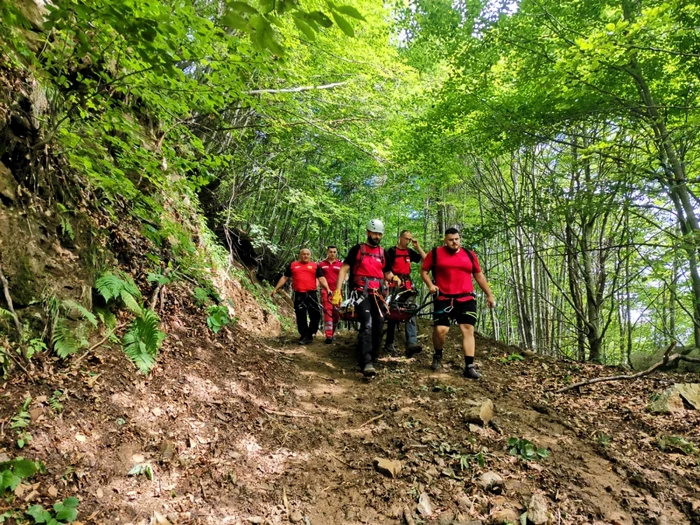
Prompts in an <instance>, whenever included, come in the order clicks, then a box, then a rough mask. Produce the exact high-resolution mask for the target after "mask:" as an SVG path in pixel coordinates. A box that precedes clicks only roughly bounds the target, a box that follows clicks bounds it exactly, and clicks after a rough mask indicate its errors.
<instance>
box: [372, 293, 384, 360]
mask: <svg viewBox="0 0 700 525" xmlns="http://www.w3.org/2000/svg"><path fill="white" fill-rule="evenodd" d="M380 301H381V299H379V298H378V297H372V298H371V306H372V361H376V360H377V359H379V349H380V348H381V346H382V334H383V332H384V313H383V312H382V311H381V308H382V307H381V305H380Z"/></svg>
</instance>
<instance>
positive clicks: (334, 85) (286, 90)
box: [243, 80, 348, 95]
mask: <svg viewBox="0 0 700 525" xmlns="http://www.w3.org/2000/svg"><path fill="white" fill-rule="evenodd" d="M347 83H348V81H347V80H345V81H343V82H333V83H332V84H324V85H322V86H299V87H292V88H280V89H251V90H250V91H244V92H243V94H244V95H262V94H263V93H270V94H273V93H301V92H302V91H313V90H319V89H333V88H337V87H340V86H344V85H345V84H347Z"/></svg>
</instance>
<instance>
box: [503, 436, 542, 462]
mask: <svg viewBox="0 0 700 525" xmlns="http://www.w3.org/2000/svg"><path fill="white" fill-rule="evenodd" d="M508 453H509V454H510V455H511V456H520V457H521V458H522V459H524V460H526V461H532V460H536V459H544V458H546V457H548V456H549V450H547V449H546V448H537V446H536V445H535V444H534V443H533V442H532V441H528V440H527V439H524V438H517V437H511V438H510V439H509V440H508Z"/></svg>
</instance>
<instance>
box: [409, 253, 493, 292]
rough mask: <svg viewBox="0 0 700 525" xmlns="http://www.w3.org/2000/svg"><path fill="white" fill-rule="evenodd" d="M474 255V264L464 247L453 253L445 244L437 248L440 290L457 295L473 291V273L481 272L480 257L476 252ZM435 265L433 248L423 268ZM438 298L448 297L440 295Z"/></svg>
mask: <svg viewBox="0 0 700 525" xmlns="http://www.w3.org/2000/svg"><path fill="white" fill-rule="evenodd" d="M472 255H473V256H474V264H473V265H472V261H471V259H470V258H469V255H467V252H466V250H465V249H464V248H460V249H459V251H457V253H451V252H450V251H449V250H447V248H446V247H445V246H440V247H438V249H437V265H436V267H435V274H436V275H434V276H433V279H434V280H435V286H437V287H438V288H439V289H440V292H443V293H446V294H449V295H455V294H461V293H473V292H474V284H473V282H472V275H473V274H475V273H479V272H481V267H480V266H479V259H477V257H476V254H475V253H474V252H472ZM432 267H433V250H430V251H429V252H428V254H427V256H426V258H425V260H424V261H423V266H422V268H423V270H428V271H430V270H431V269H432ZM438 299H448V298H447V297H444V296H442V295H440V296H439V297H438ZM472 299H474V297H472V296H470V295H469V296H467V297H459V298H457V301H470V300H472Z"/></svg>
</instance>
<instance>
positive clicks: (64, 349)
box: [51, 319, 80, 359]
mask: <svg viewBox="0 0 700 525" xmlns="http://www.w3.org/2000/svg"><path fill="white" fill-rule="evenodd" d="M51 346H53V350H54V352H56V355H58V357H60V358H62V359H63V358H65V357H68V356H69V355H71V354H75V353H76V352H78V351H79V350H80V343H79V341H78V339H77V338H76V337H75V336H74V335H73V330H71V329H70V328H69V327H68V325H67V324H66V322H65V320H63V319H59V320H57V321H56V322H55V323H54V325H53V334H52V336H51Z"/></svg>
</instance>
